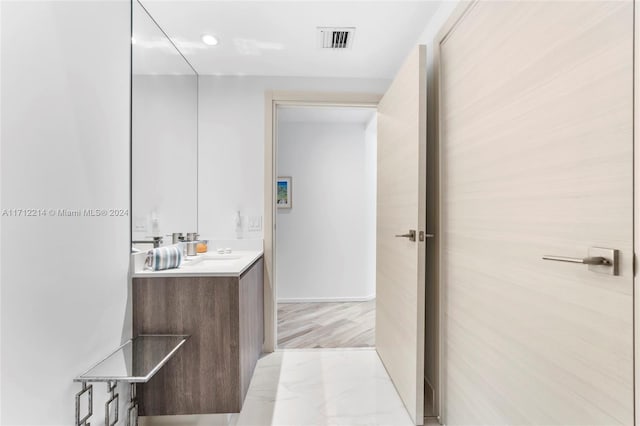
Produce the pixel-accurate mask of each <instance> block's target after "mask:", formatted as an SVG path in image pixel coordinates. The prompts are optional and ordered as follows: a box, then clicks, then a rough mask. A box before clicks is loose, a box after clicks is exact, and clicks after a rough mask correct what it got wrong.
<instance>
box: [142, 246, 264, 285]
mask: <svg viewBox="0 0 640 426" xmlns="http://www.w3.org/2000/svg"><path fill="white" fill-rule="evenodd" d="M263 253H264V252H263V250H238V251H233V252H232V253H230V254H218V253H216V252H215V251H213V252H207V253H202V254H199V255H197V256H189V257H187V258H186V260H184V261H183V262H182V265H180V267H179V268H175V269H166V270H164V271H152V270H149V269H144V268H143V267H142V264H143V263H144V260H143V261H142V262H139V261H135V260H134V262H133V264H134V265H138V266H137V267H136V266H134V272H133V274H132V278H153V277H239V276H240V275H242V273H243V272H244V271H246V270H247V269H249V267H250V266H251V265H253V264H254V263H255V261H256V260H258V259H259V258H260V257H261V256H262V255H263ZM134 256H136V257H138V256H139V257H140V258H141V259H144V257H146V253H138V254H135V255H134Z"/></svg>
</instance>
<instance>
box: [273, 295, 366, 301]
mask: <svg viewBox="0 0 640 426" xmlns="http://www.w3.org/2000/svg"><path fill="white" fill-rule="evenodd" d="M375 298H376V295H375V294H372V295H369V296H365V297H308V298H293V299H278V303H331V302H333V303H335V302H369V301H371V300H374V299H375Z"/></svg>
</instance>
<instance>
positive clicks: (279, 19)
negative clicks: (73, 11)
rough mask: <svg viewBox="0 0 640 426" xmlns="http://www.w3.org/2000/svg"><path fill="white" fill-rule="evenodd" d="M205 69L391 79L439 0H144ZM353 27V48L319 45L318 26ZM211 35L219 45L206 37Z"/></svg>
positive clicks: (185, 51)
mask: <svg viewBox="0 0 640 426" xmlns="http://www.w3.org/2000/svg"><path fill="white" fill-rule="evenodd" d="M142 3H143V4H144V6H145V7H146V8H147V10H148V11H149V12H150V13H151V15H152V16H153V17H154V19H155V20H156V21H157V22H158V24H159V25H160V26H161V27H162V29H163V30H164V31H165V32H166V33H167V34H168V35H169V36H170V37H171V39H172V40H173V41H174V43H175V44H176V45H177V46H178V48H179V49H180V51H181V52H182V53H183V54H184V55H185V57H186V58H187V59H188V60H189V62H190V63H191V64H192V65H193V66H194V68H195V69H196V71H198V73H200V74H213V75H261V76H296V77H353V78H392V77H393V76H394V74H395V72H396V70H397V69H398V68H399V66H400V65H401V62H402V60H403V59H404V58H405V57H406V55H407V54H408V52H409V51H410V50H411V49H412V48H413V46H414V45H415V43H416V41H417V39H418V37H419V36H420V34H421V33H422V31H423V30H424V29H425V27H426V25H427V23H428V22H429V20H430V19H431V17H432V16H433V14H434V13H435V11H436V10H437V9H438V7H439V6H440V4H441V2H439V1H427V0H422V1H416V0H413V1H403V0H397V1H344V0H341V1H335V0H334V1H331V0H329V1H327V0H325V1H303V0H298V1H244V0H234V1H205V0H201V1H193V0H142ZM319 26H320V27H322V26H326V27H340V26H347V27H356V33H355V38H354V39H353V40H354V41H353V47H352V48H351V49H348V50H344V51H331V50H326V49H325V50H322V49H319V48H318V47H317V30H316V28H317V27H319ZM204 34H211V35H214V36H215V37H217V38H218V40H219V44H218V45H217V46H206V45H205V44H204V43H202V40H201V37H202V35H204Z"/></svg>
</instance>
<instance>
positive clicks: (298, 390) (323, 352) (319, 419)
mask: <svg viewBox="0 0 640 426" xmlns="http://www.w3.org/2000/svg"><path fill="white" fill-rule="evenodd" d="M140 424H141V425H147V426H149V425H174V426H177V425H180V426H182V425H185V426H187V425H188V426H205V425H206V426H213V425H215V426H219V425H224V426H263V425H264V426H267V425H272V426H276V425H277V426H285V425H287V426H289V425H291V426H311V425H336V426H338V425H340V426H359V425H385V426H405V425H407V426H409V425H412V424H413V423H412V422H411V419H410V418H409V415H408V414H407V411H406V410H405V408H404V405H403V404H402V401H401V400H400V397H399V396H398V394H397V392H396V390H395V388H394V386H393V384H392V383H391V380H390V379H389V376H388V375H387V372H386V371H385V369H384V367H383V366H382V362H381V361H380V359H379V358H378V354H377V353H376V351H375V349H372V348H371V349H369V348H367V349H308V350H307V349H287V350H282V351H277V352H274V353H272V354H268V355H265V356H264V357H263V358H262V359H260V360H259V361H258V365H257V366H256V370H255V373H254V376H253V379H252V381H251V386H250V387H249V392H248V394H247V397H246V399H245V402H244V407H243V408H242V412H241V413H240V414H233V415H212V416H163V417H154V418H141V422H140Z"/></svg>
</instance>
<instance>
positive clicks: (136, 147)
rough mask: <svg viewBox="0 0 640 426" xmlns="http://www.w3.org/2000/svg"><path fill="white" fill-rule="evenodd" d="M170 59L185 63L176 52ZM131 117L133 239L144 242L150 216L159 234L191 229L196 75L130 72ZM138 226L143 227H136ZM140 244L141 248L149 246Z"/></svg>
mask: <svg viewBox="0 0 640 426" xmlns="http://www.w3.org/2000/svg"><path fill="white" fill-rule="evenodd" d="M176 56H177V55H176ZM175 59H176V60H180V61H184V59H182V57H180V56H177V58H175ZM134 60H135V58H134ZM132 120H133V135H132V147H133V150H132V155H133V164H134V167H133V176H132V179H133V186H132V190H133V207H132V211H133V215H134V220H133V224H134V232H133V237H134V239H136V240H149V238H146V237H147V236H149V235H152V234H153V225H152V221H151V218H152V216H155V217H156V218H157V220H158V226H159V232H160V234H159V235H165V234H171V233H173V232H183V233H187V232H195V231H196V230H197V228H198V220H197V214H198V212H197V209H198V200H197V190H198V182H197V179H198V82H197V76H196V75H192V76H187V75H179V76H176V75H136V76H134V78H133V116H132ZM142 225H144V226H145V229H140V228H141V227H142ZM139 227H140V228H139ZM164 242H165V244H170V243H171V238H166V237H165V238H164ZM139 247H140V248H142V249H145V250H146V249H149V247H150V246H149V245H141V246H139Z"/></svg>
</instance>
